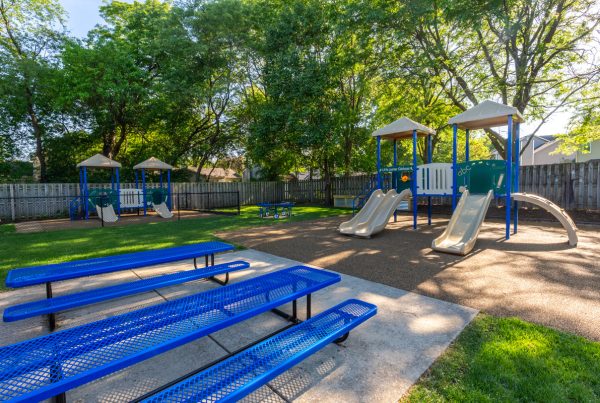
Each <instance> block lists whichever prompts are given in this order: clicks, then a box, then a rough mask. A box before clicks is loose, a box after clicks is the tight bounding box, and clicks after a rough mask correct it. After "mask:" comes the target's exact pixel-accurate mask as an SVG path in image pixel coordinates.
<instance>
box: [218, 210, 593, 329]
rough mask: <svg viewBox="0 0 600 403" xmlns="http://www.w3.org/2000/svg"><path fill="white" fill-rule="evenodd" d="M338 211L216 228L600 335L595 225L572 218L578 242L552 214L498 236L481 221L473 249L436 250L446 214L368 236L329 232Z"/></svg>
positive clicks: (310, 260)
mask: <svg viewBox="0 0 600 403" xmlns="http://www.w3.org/2000/svg"><path fill="white" fill-rule="evenodd" d="M343 220H344V219H343V218H332V219H324V220H318V221H311V222H300V223H292V224H288V225H285V226H279V227H277V228H264V227H263V228H250V229H245V230H244V231H239V232H229V233H227V234H218V235H219V236H221V237H223V238H224V239H227V240H228V241H230V242H234V243H236V244H241V245H244V246H246V247H250V248H254V249H258V250H261V251H264V252H268V253H272V254H275V255H278V256H284V257H287V258H289V259H294V260H298V261H301V262H303V263H307V264H312V265H316V266H319V267H324V268H327V269H331V270H335V271H338V272H341V273H345V274H350V275H353V276H356V277H360V278H363V279H368V280H371V281H375V282H379V283H383V284H387V285H390V286H393V287H396V288H400V289H404V290H408V291H412V292H416V293H419V294H424V295H427V296H431V297H435V298H439V299H442V300H446V301H451V302H455V303H458V304H461V305H464V306H470V307H473V308H476V309H480V310H482V311H484V312H488V313H491V314H493V315H498V316H519V317H521V318H523V319H525V320H528V321H531V322H536V323H540V324H543V325H546V326H550V327H554V328H558V329H561V330H566V331H569V332H573V333H578V334H581V335H583V336H585V337H588V338H590V339H593V340H598V341H600V251H599V250H598V248H597V245H598V244H600V231H598V228H599V227H598V226H586V225H580V228H579V237H580V242H579V245H578V247H577V248H571V247H569V245H568V244H567V235H566V232H565V230H564V229H563V228H562V227H561V226H560V224H558V223H550V222H541V223H540V222H538V223H534V222H525V221H524V222H523V223H522V225H521V226H520V227H519V234H517V235H515V236H513V237H511V239H510V240H509V241H505V240H504V223H503V222H502V221H500V220H494V221H486V222H485V223H484V224H483V227H482V230H481V233H480V236H479V240H478V241H477V243H476V244H475V248H474V249H473V252H472V253H471V254H470V255H468V256H464V257H463V256H454V255H448V254H444V253H439V252H434V251H433V250H432V249H431V241H432V240H433V239H435V238H436V237H438V236H439V235H440V234H441V233H442V231H443V230H444V228H445V226H446V224H447V222H448V218H437V219H434V220H433V225H432V226H431V227H428V226H427V225H426V223H421V224H420V225H419V229H418V230H417V231H413V230H412V228H411V224H412V217H409V216H408V215H403V216H399V219H398V222H397V223H393V222H390V224H388V227H387V228H386V229H385V230H384V231H383V232H382V233H380V234H379V235H378V236H375V237H373V238H371V239H357V238H350V237H346V236H343V235H339V234H338V233H337V228H338V226H339V224H340V222H341V221H343Z"/></svg>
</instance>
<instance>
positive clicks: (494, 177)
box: [456, 160, 514, 196]
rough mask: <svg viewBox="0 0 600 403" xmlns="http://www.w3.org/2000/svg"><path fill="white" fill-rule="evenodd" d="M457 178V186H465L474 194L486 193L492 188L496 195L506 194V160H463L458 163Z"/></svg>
mask: <svg viewBox="0 0 600 403" xmlns="http://www.w3.org/2000/svg"><path fill="white" fill-rule="evenodd" d="M513 175H514V171H513ZM456 178H457V179H456V180H457V186H458V187H459V188H460V187H461V186H465V187H466V188H467V189H469V192H470V193H472V194H486V193H487V192H488V191H489V190H490V189H493V190H494V194H495V195H496V196H502V195H505V194H506V162H505V161H502V160H478V161H469V162H462V163H460V164H457V174H456Z"/></svg>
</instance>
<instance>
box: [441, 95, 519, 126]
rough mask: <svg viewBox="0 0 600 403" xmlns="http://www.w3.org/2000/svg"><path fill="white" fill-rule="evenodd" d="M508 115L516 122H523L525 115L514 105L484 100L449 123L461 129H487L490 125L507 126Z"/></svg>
mask: <svg viewBox="0 0 600 403" xmlns="http://www.w3.org/2000/svg"><path fill="white" fill-rule="evenodd" d="M508 115H512V117H513V121H514V122H523V121H524V120H523V115H521V113H520V112H519V110H518V109H517V108H515V107H513V106H508V105H504V104H500V103H498V102H494V101H483V102H482V103H480V104H478V105H475V106H474V107H472V108H471V109H467V110H466V111H464V112H463V113H461V114H459V115H456V116H454V117H453V118H451V119H450V120H449V121H448V123H449V124H451V125H454V124H456V125H458V127H460V128H461V129H485V128H488V127H497V126H506V125H507V124H508Z"/></svg>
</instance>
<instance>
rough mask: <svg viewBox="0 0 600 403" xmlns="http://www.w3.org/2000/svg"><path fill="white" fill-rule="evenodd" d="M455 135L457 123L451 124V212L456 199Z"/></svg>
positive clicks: (454, 206) (456, 133) (456, 134)
mask: <svg viewBox="0 0 600 403" xmlns="http://www.w3.org/2000/svg"><path fill="white" fill-rule="evenodd" d="M457 136H458V125H457V124H454V125H452V212H454V209H455V208H456V200H457V198H458V187H457V186H456V183H457V182H458V178H457V166H456V147H457V142H458V140H457Z"/></svg>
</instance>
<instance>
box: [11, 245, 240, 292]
mask: <svg viewBox="0 0 600 403" xmlns="http://www.w3.org/2000/svg"><path fill="white" fill-rule="evenodd" d="M233 249H234V247H233V245H230V244H227V243H224V242H216V241H215V242H203V243H198V244H194V245H186V246H178V247H174V248H165V249H156V250H149V251H144V252H136V253H126V254H122V255H113V256H105V257H99V258H94V259H85V260H75V261H73V262H65V263H57V264H49V265H44V266H34V267H24V268H19V269H14V270H11V271H10V272H9V273H8V275H7V276H6V286H7V287H12V288H17V287H26V286H30V285H36V284H44V283H51V282H54V281H62V280H70V279H74V278H80V277H86V276H94V275H96V274H104V273H111V272H115V271H121V270H128V269H135V268H139V267H145V266H152V265H156V264H161V263H170V262H176V261H178V260H184V259H192V258H198V257H202V256H205V257H206V258H207V259H208V256H212V257H214V254H215V253H221V252H226V251H230V250H233ZM206 263H207V264H206V265H207V266H208V262H206ZM213 264H214V263H213Z"/></svg>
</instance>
